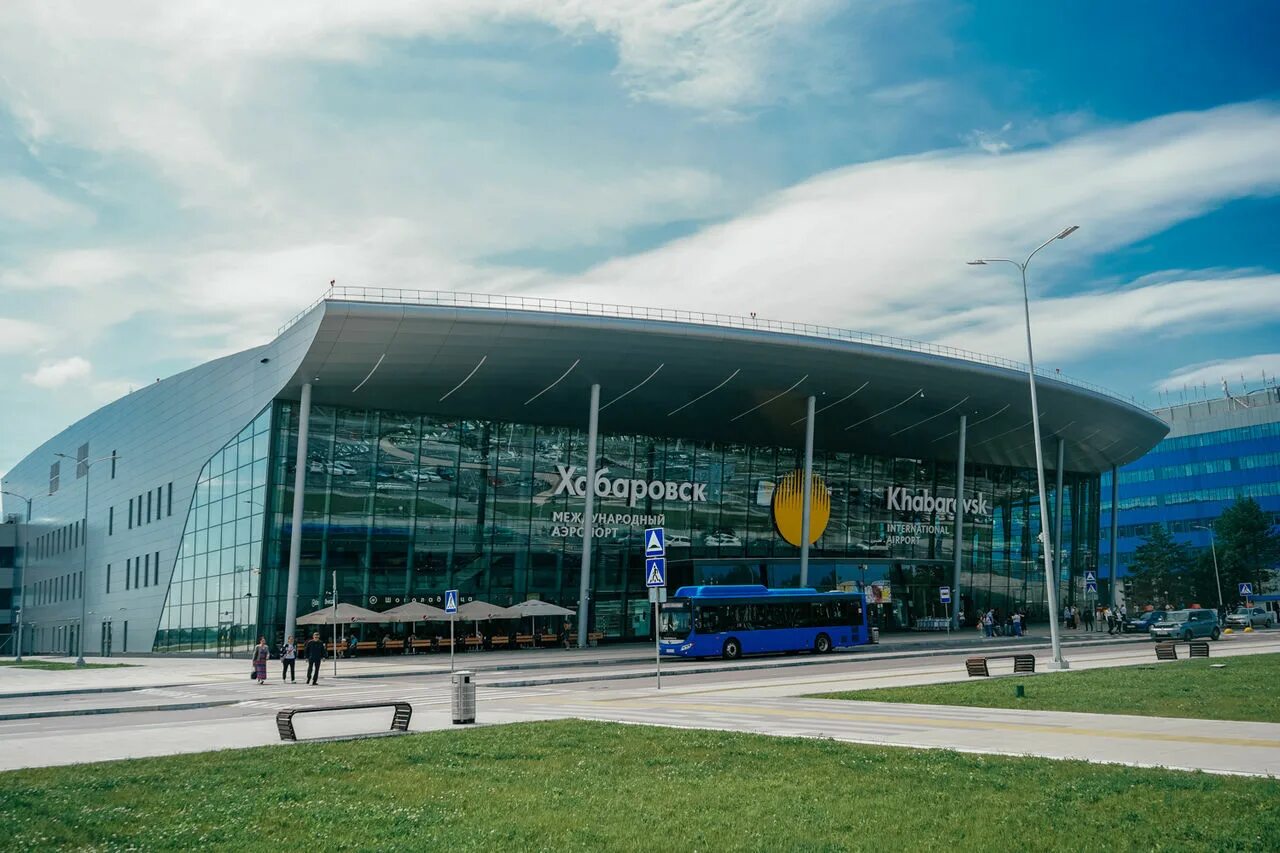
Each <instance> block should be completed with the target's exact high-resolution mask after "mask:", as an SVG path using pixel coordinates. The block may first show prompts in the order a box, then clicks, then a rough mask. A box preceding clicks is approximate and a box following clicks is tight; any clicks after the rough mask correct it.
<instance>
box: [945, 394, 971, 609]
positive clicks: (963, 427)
mask: <svg viewBox="0 0 1280 853" xmlns="http://www.w3.org/2000/svg"><path fill="white" fill-rule="evenodd" d="M968 427H969V416H968V415H961V416H960V440H959V449H958V452H957V454H956V525H955V530H954V535H955V542H953V543H952V546H951V549H952V551H953V552H954V554H953V557H954V563H953V566H952V569H951V597H952V599H953V600H954V601H955V602H956V609H955V611H954V612H949V613H948V617H947V628H948V630H950V629H951V628H955V629H956V630H957V631H959V630H960V601H961V598H960V568H961V566H963V565H964V451H965V439H966V436H967V433H968Z"/></svg>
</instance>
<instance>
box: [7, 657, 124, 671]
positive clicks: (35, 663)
mask: <svg viewBox="0 0 1280 853" xmlns="http://www.w3.org/2000/svg"><path fill="white" fill-rule="evenodd" d="M0 666H16V667H18V668H19V669H114V668H115V667H118V666H134V664H131V663H86V664H85V665H84V666H76V665H75V664H74V663H63V662H62V661H56V660H36V659H33V658H27V659H26V660H24V661H22V662H21V663H19V662H18V661H16V660H0Z"/></svg>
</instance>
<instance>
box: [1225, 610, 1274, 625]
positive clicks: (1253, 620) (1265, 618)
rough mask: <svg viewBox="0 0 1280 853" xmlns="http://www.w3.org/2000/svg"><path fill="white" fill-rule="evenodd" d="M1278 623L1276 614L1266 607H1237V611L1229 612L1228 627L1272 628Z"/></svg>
mask: <svg viewBox="0 0 1280 853" xmlns="http://www.w3.org/2000/svg"><path fill="white" fill-rule="evenodd" d="M1275 624H1276V615H1275V614H1274V613H1272V612H1271V611H1270V610H1268V609H1267V608H1265V607H1256V606H1255V607H1237V608H1236V612H1235V613H1231V614H1228V616H1227V627H1228V628H1272V627H1274V626H1275Z"/></svg>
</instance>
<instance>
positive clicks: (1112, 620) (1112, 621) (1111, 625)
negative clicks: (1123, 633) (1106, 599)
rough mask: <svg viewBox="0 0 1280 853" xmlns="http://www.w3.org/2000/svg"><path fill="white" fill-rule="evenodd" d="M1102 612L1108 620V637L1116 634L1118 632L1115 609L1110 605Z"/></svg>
mask: <svg viewBox="0 0 1280 853" xmlns="http://www.w3.org/2000/svg"><path fill="white" fill-rule="evenodd" d="M1102 614H1103V616H1104V617H1106V620H1107V636H1108V637H1112V636H1115V633H1116V614H1115V611H1114V610H1112V609H1111V607H1110V605H1108V606H1107V609H1106V610H1104V611H1102Z"/></svg>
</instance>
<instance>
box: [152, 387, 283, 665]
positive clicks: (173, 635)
mask: <svg viewBox="0 0 1280 853" xmlns="http://www.w3.org/2000/svg"><path fill="white" fill-rule="evenodd" d="M270 441H271V408H270V407H268V408H267V409H265V410H264V411H263V412H262V413H261V414H260V415H258V417H257V418H255V419H254V421H253V422H252V423H251V424H249V425H248V426H246V427H245V428H244V429H243V430H241V431H240V434H239V435H237V436H236V437H235V438H233V439H232V440H231V441H229V442H227V444H226V445H225V446H224V447H223V448H222V449H221V450H219V451H218V452H217V453H216V454H214V456H213V458H211V459H210V460H209V461H208V462H207V463H205V466H204V468H203V469H202V470H201V471H200V478H199V480H198V481H197V484H196V492H195V499H194V500H193V501H192V503H191V509H190V511H189V512H188V513H187V521H186V525H185V527H184V529H183V534H182V543H181V545H179V547H178V556H177V558H176V561H175V563H174V568H173V576H172V580H171V581H170V583H169V594H168V596H167V597H166V599H165V605H164V610H163V612H162V613H161V616H160V625H159V628H158V630H157V631H156V641H155V648H154V650H155V651H156V652H157V653H166V652H169V653H173V652H217V653H222V654H229V653H233V652H247V651H248V650H249V649H250V648H251V647H252V646H253V644H254V642H255V641H256V640H257V633H255V631H256V630H257V626H258V622H259V620H258V609H259V608H258V604H259V602H258V590H259V588H260V586H261V579H262V552H263V551H262V527H263V519H264V517H265V513H264V507H265V506H266V497H267V488H266V486H267V460H268V459H269V458H270V455H271V454H270V452H269V451H270V448H269V443H270Z"/></svg>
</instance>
